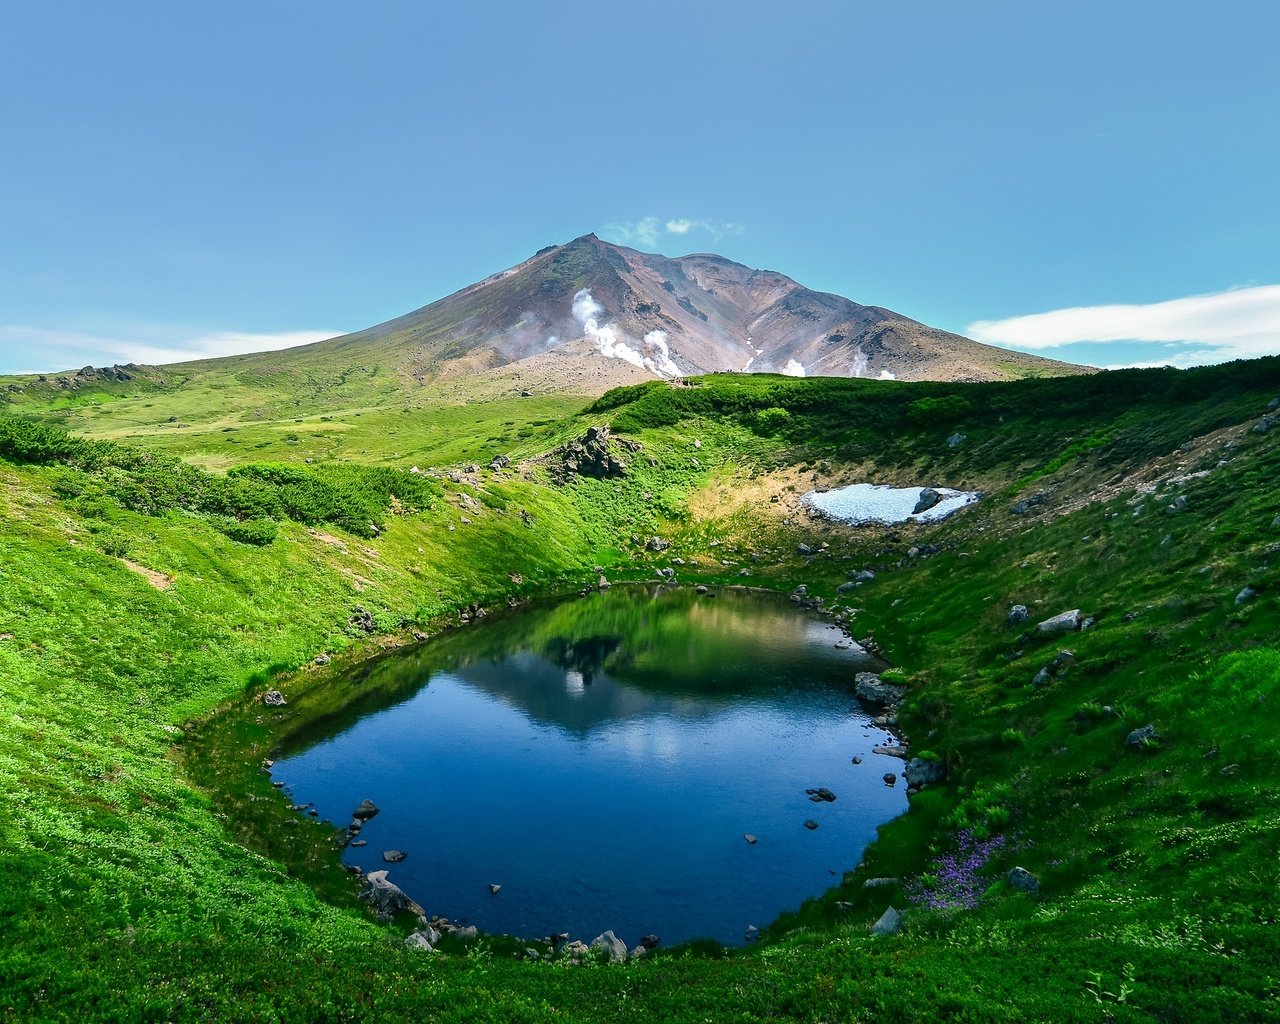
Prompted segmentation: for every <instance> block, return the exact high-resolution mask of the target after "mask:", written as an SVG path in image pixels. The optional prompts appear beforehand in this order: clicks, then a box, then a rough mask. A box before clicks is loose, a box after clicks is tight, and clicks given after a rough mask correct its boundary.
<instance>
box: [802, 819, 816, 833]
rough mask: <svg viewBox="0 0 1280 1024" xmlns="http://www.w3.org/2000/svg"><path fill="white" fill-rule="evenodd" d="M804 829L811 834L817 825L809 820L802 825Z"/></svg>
mask: <svg viewBox="0 0 1280 1024" xmlns="http://www.w3.org/2000/svg"><path fill="white" fill-rule="evenodd" d="M804 827H805V828H807V829H808V830H809V831H810V832H812V831H813V830H814V829H815V828H817V827H818V823H817V822H816V821H814V820H813V819H812V818H810V819H809V820H808V821H806V822H805V823H804Z"/></svg>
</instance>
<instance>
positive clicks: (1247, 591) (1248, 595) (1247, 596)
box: [1236, 587, 1258, 604]
mask: <svg viewBox="0 0 1280 1024" xmlns="http://www.w3.org/2000/svg"><path fill="white" fill-rule="evenodd" d="M1257 596H1258V592H1257V591H1256V590H1254V589H1253V587H1245V588H1244V589H1243V590H1242V591H1240V593H1238V594H1236V604H1244V603H1245V602H1246V601H1251V600H1253V599H1254V598H1255V597H1257Z"/></svg>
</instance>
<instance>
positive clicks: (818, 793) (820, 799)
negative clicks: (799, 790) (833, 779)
mask: <svg viewBox="0 0 1280 1024" xmlns="http://www.w3.org/2000/svg"><path fill="white" fill-rule="evenodd" d="M805 792H806V793H808V794H809V799H810V800H812V801H813V802H814V803H815V804H820V803H828V804H830V803H834V802H835V799H836V795H835V794H834V793H833V792H831V790H829V789H827V787H826V786H819V787H818V788H817V789H806V790H805Z"/></svg>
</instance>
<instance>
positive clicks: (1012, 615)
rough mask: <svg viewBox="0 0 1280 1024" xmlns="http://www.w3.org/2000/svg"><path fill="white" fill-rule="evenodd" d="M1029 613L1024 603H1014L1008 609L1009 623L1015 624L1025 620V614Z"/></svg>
mask: <svg viewBox="0 0 1280 1024" xmlns="http://www.w3.org/2000/svg"><path fill="white" fill-rule="evenodd" d="M1030 614H1031V613H1030V612H1028V611H1027V606H1026V605H1025V604H1015V605H1013V607H1011V608H1010V609H1009V625H1011V626H1016V625H1018V623H1020V622H1026V621H1027V616H1028V615H1030Z"/></svg>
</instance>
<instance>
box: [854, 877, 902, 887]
mask: <svg viewBox="0 0 1280 1024" xmlns="http://www.w3.org/2000/svg"><path fill="white" fill-rule="evenodd" d="M897 884H898V880H897V879H896V878H868V879H867V880H866V881H865V882H863V883H862V888H864V889H884V888H886V887H887V886H890V885H897Z"/></svg>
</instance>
